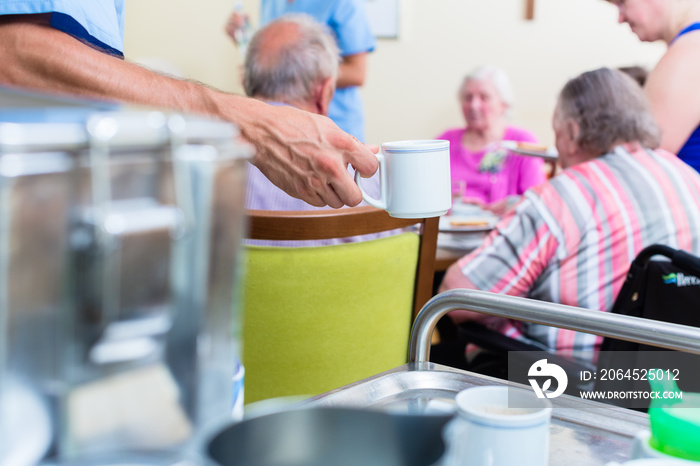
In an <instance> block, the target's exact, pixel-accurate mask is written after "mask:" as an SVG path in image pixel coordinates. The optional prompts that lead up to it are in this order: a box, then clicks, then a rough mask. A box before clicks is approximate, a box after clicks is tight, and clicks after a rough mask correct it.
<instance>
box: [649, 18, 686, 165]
mask: <svg viewBox="0 0 700 466" xmlns="http://www.w3.org/2000/svg"><path fill="white" fill-rule="evenodd" d="M698 55H700V34H698V33H697V32H695V33H693V34H687V35H686V36H682V37H680V38H679V39H678V42H676V43H674V44H673V45H672V46H671V47H669V49H668V51H667V52H666V54H665V55H664V56H663V57H661V60H659V63H658V64H657V65H656V67H655V68H654V69H653V70H652V71H651V73H649V77H648V78H647V81H646V84H645V86H644V91H645V93H646V95H647V97H649V102H650V104H651V111H652V113H653V115H654V118H656V121H657V123H658V124H659V126H660V128H661V133H662V134H661V148H662V149H666V150H667V151H669V152H672V153H674V154H677V153H678V152H679V151H680V149H681V148H682V147H683V145H684V144H685V142H686V141H687V139H688V137H689V136H690V134H691V133H692V132H693V131H694V130H695V128H697V127H698V125H700V87H698V83H700V60H699V59H698V58H697V57H698Z"/></svg>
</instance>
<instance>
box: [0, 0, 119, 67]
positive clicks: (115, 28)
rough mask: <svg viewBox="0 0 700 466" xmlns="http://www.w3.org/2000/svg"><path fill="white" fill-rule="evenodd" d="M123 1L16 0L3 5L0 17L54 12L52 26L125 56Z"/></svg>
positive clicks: (103, 49) (0, 5)
mask: <svg viewBox="0 0 700 466" xmlns="http://www.w3.org/2000/svg"><path fill="white" fill-rule="evenodd" d="M124 1H125V0H13V1H11V2H0V15H20V14H37V13H53V14H52V15H51V26H52V27H54V28H56V29H58V30H60V31H63V32H65V33H67V34H70V35H71V36H73V37H75V38H77V39H79V40H82V41H84V42H87V43H89V44H91V45H92V46H94V47H97V48H99V49H101V50H102V51H104V52H107V53H111V54H113V55H117V56H120V57H123V56H124V53H123V52H124Z"/></svg>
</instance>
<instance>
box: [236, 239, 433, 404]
mask: <svg viewBox="0 0 700 466" xmlns="http://www.w3.org/2000/svg"><path fill="white" fill-rule="evenodd" d="M418 248H419V237H418V235H417V234H415V233H402V234H400V235H395V236H391V237H387V238H381V239H375V240H371V241H364V242H356V243H348V244H342V245H336V246H323V247H301V248H299V247H295V248H287V247H262V246H247V247H246V250H247V258H246V262H247V276H246V284H245V295H244V307H243V351H242V357H243V364H244V366H245V369H246V375H245V400H246V403H250V402H253V401H257V400H262V399H267V398H273V397H280V396H291V395H309V396H312V395H317V394H320V393H323V392H326V391H328V390H332V389H334V388H338V387H341V386H343V385H347V384H349V383H352V382H355V381H357V380H361V379H363V378H366V377H369V376H371V375H374V374H378V373H380V372H383V371H385V370H388V369H391V368H394V367H397V366H400V365H401V364H404V363H405V362H406V360H407V351H408V339H409V334H410V325H411V319H412V308H413V292H414V286H415V278H416V267H417V261H418Z"/></svg>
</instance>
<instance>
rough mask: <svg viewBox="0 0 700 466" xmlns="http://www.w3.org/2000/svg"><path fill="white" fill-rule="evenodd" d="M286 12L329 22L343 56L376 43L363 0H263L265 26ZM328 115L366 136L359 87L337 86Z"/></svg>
mask: <svg viewBox="0 0 700 466" xmlns="http://www.w3.org/2000/svg"><path fill="white" fill-rule="evenodd" d="M286 13H306V14H308V15H309V16H312V17H314V18H315V19H316V21H318V22H320V23H322V24H325V25H327V26H328V27H329V28H330V29H331V31H332V32H333V33H334V34H335V38H336V42H337V43H338V48H340V54H341V55H342V56H348V55H355V54H358V53H364V52H371V51H372V50H374V47H375V45H376V40H375V38H374V35H373V34H372V31H371V30H370V27H369V21H368V20H367V15H366V13H365V10H364V5H363V4H362V1H361V0H294V1H291V2H290V1H289V0H262V4H261V11H260V23H261V26H262V25H265V24H267V23H269V22H270V21H272V20H274V19H276V18H279V17H280V16H282V15H284V14H286ZM328 116H329V117H330V118H331V119H332V120H333V121H334V122H335V123H336V124H337V125H338V126H339V127H340V128H341V129H342V130H343V131H345V132H347V133H350V134H352V135H353V136H355V137H356V138H357V139H359V140H360V141H364V140H365V118H364V106H363V104H362V97H361V95H360V89H359V88H358V87H356V86H353V87H345V88H342V89H336V91H335V95H334V96H333V100H332V101H331V105H330V108H329V109H328Z"/></svg>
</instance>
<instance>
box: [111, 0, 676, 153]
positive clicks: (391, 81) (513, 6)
mask: <svg viewBox="0 0 700 466" xmlns="http://www.w3.org/2000/svg"><path fill="white" fill-rule="evenodd" d="M400 1H401V25H400V28H401V29H400V37H399V39H397V40H394V39H382V40H379V41H378V45H377V49H376V51H375V52H374V53H372V54H371V55H370V60H369V74H368V78H367V82H366V85H365V87H364V88H363V95H364V99H365V106H366V113H367V137H368V142H372V143H380V142H382V141H390V140H397V139H417V138H431V137H435V136H436V135H437V134H439V133H440V132H441V131H443V130H444V129H446V128H448V127H453V126H460V125H462V124H463V120H462V116H461V112H460V109H459V107H458V104H457V101H456V92H457V87H458V86H459V83H460V82H461V78H462V77H463V76H464V74H465V73H467V72H469V71H470V70H471V69H473V68H474V67H476V66H478V65H481V64H484V63H491V64H494V65H497V66H501V67H503V68H504V69H505V70H506V72H507V73H508V74H509V76H510V77H511V79H512V81H513V85H514V87H515V96H516V100H515V112H514V119H513V122H514V123H515V124H518V125H521V126H524V127H527V128H529V129H531V130H532V131H534V132H535V134H537V135H538V137H539V138H540V139H541V140H542V141H543V142H546V143H551V142H552V132H551V129H550V116H551V112H552V109H553V106H554V101H555V97H556V93H557V92H558V90H559V89H560V88H561V86H562V85H563V84H564V83H565V82H566V80H567V79H568V78H570V77H573V76H575V75H576V74H578V73H580V72H582V71H585V70H589V69H593V68H596V67H600V66H611V67H615V66H625V65H633V64H638V65H643V66H647V67H653V66H654V64H655V63H656V61H657V60H658V58H659V57H660V56H661V54H662V53H663V51H664V46H663V45H662V44H642V43H640V42H638V41H637V39H636V37H635V36H634V35H633V34H632V33H631V32H630V31H629V29H628V28H627V26H621V25H618V24H617V11H616V9H615V7H613V6H612V5H610V4H608V3H607V2H605V1H603V0H537V1H536V3H537V6H536V10H535V19H534V20H533V21H526V20H524V19H523V17H524V3H525V0H400ZM234 3H235V1H233V0H225V1H224V0H206V1H204V2H200V3H197V7H194V4H193V3H192V2H191V1H185V0H167V1H166V0H130V1H128V2H127V16H126V23H127V24H126V44H125V49H126V55H127V58H128V59H132V60H138V59H142V58H149V59H153V58H156V59H159V60H165V61H167V62H169V63H171V64H173V65H175V66H176V67H177V68H178V69H179V70H180V71H181V72H182V74H183V75H184V76H186V77H188V78H192V79H197V80H200V81H203V82H206V83H208V84H210V85H212V86H215V87H218V88H220V89H223V90H226V91H232V92H241V88H240V84H239V83H240V72H239V70H240V64H241V58H240V54H239V53H238V51H237V50H236V49H235V47H234V46H233V45H232V43H231V42H230V41H229V40H228V38H227V37H226V35H225V33H224V32H223V26H224V23H225V20H226V18H227V16H228V14H229V13H230V12H231V11H232V8H233V4H234ZM243 3H244V5H245V7H246V9H247V10H248V11H250V12H251V14H252V16H253V18H254V20H255V21H257V11H258V8H259V0H247V1H244V2H243ZM203 6H204V7H203Z"/></svg>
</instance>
